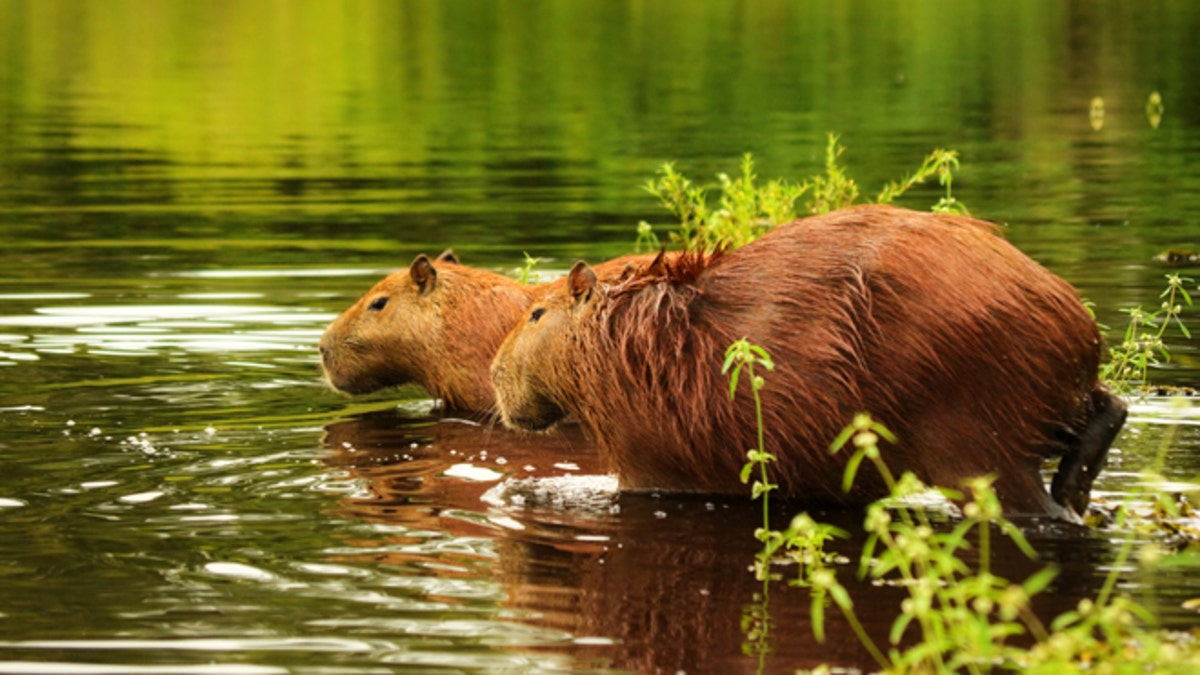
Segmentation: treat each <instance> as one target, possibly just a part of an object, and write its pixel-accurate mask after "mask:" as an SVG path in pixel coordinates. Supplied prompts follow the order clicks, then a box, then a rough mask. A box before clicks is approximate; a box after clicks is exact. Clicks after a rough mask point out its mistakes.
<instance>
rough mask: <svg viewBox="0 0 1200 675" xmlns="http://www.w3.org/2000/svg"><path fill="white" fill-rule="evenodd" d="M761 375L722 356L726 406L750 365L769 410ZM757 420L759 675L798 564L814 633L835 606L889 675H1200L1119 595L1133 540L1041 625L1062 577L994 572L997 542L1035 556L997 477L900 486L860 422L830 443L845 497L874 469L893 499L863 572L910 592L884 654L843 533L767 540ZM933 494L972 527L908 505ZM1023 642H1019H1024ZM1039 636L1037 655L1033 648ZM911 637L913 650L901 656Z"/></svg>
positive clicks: (740, 350)
mask: <svg viewBox="0 0 1200 675" xmlns="http://www.w3.org/2000/svg"><path fill="white" fill-rule="evenodd" d="M756 365H757V366H760V367H763V368H764V369H766V370H768V371H769V370H772V369H773V367H774V363H773V362H772V361H771V358H770V355H769V354H768V353H767V352H766V351H765V350H763V349H762V348H761V347H758V346H756V345H753V344H751V343H749V342H748V341H747V340H746V339H744V338H743V339H742V340H739V341H737V342H735V343H734V344H732V345H730V347H729V349H728V350H727V351H726V355H725V364H724V367H723V371H722V372H724V373H727V374H729V376H730V389H729V391H730V396H736V393H737V384H738V376H739V374H740V371H741V370H742V369H743V368H745V369H746V370H747V374H748V376H749V378H750V381H751V393H752V394H753V396H754V398H755V407H756V410H761V403H760V402H759V392H760V391H761V390H762V388H763V387H764V386H765V381H764V379H763V378H762V377H761V376H759V375H756V374H755V372H754V367H755V366H756ZM757 420H758V447H757V448H752V449H750V450H749V451H748V452H747V459H748V461H747V463H746V465H745V466H744V467H743V469H742V481H743V482H749V479H750V478H751V476H752V475H753V473H754V471H755V470H756V469H757V470H758V471H759V477H758V478H757V479H756V480H755V481H754V483H753V485H754V487H753V488H752V494H753V496H754V498H756V499H757V498H761V499H763V507H764V508H763V526H762V527H761V528H759V529H757V530H756V531H755V536H756V537H757V538H758V540H759V541H761V542H762V543H763V548H762V550H761V551H760V552H759V553H758V554H757V555H756V558H755V565H754V571H755V574H756V577H757V578H759V579H761V580H762V581H763V590H762V592H761V594H760V595H759V596H758V598H757V600H758V602H757V603H755V604H752V605H750V606H749V607H748V610H747V611H746V612H745V613H744V615H743V618H742V628H743V632H744V633H745V634H746V635H747V643H746V644H745V645H744V650H745V651H746V653H747V654H750V655H756V656H757V657H758V658H759V665H760V670H761V669H762V667H763V665H764V663H765V656H766V654H767V653H768V652H769V632H770V626H771V622H770V612H769V605H768V601H769V590H770V589H769V584H770V583H771V581H772V579H773V578H776V577H773V575H772V574H771V573H770V568H771V566H772V565H773V564H778V563H782V562H788V563H793V564H795V565H796V569H797V570H798V572H797V573H796V575H795V577H794V578H792V579H791V580H790V581H789V583H791V584H792V585H796V586H802V587H806V588H808V589H809V591H810V595H811V608H810V616H811V625H812V630H813V634H814V636H815V637H816V638H817V639H818V640H820V641H824V640H825V638H826V635H825V630H824V626H825V612H826V610H827V608H829V607H830V606H833V607H836V608H837V609H838V611H840V612H841V614H842V615H843V616H844V617H845V619H846V621H847V622H848V624H849V625H850V628H851V630H852V631H853V632H854V633H855V635H856V637H857V639H858V640H859V641H860V642H861V643H862V644H863V645H864V647H865V648H866V649H867V651H868V652H869V653H870V654H871V656H872V658H874V660H875V661H876V663H877V664H878V666H879V667H880V669H881V670H882V671H883V672H885V673H908V672H939V673H949V672H970V673H985V672H992V671H993V670H1004V671H1009V670H1021V671H1031V672H1061V671H1063V670H1068V671H1073V670H1078V669H1080V668H1085V667H1090V666H1095V667H1097V668H1098V669H1099V670H1100V671H1102V672H1107V671H1112V672H1124V671H1126V670H1131V671H1140V672H1150V671H1154V672H1162V671H1170V670H1179V671H1181V672H1182V671H1183V670H1185V669H1188V668H1195V667H1197V666H1200V646H1198V645H1197V644H1196V643H1195V642H1194V641H1191V640H1188V639H1184V638H1185V636H1181V635H1179V634H1176V633H1171V632H1168V631H1160V630H1156V629H1154V628H1153V617H1152V616H1151V615H1150V613H1149V612H1148V611H1147V610H1146V609H1145V608H1143V607H1141V606H1140V605H1138V604H1137V603H1135V602H1133V601H1132V600H1130V599H1128V598H1124V597H1119V596H1117V595H1115V593H1114V591H1115V588H1116V583H1117V579H1118V575H1119V574H1120V571H1121V570H1122V569H1124V568H1125V565H1126V563H1127V562H1128V561H1129V560H1130V559H1131V558H1132V557H1133V554H1134V548H1135V539H1134V535H1133V534H1132V533H1131V534H1130V536H1129V537H1127V538H1126V540H1125V541H1124V542H1123V543H1122V546H1121V548H1120V550H1119V552H1118V555H1117V560H1116V561H1115V562H1114V564H1113V565H1112V567H1111V571H1110V572H1109V574H1108V576H1107V577H1106V578H1105V581H1104V584H1103V586H1102V588H1101V590H1100V592H1099V593H1098V594H1097V596H1096V598H1094V599H1084V600H1081V601H1080V602H1079V604H1078V605H1077V606H1076V608H1075V609H1074V610H1072V611H1069V612H1066V613H1063V614H1061V615H1059V616H1058V617H1056V618H1054V619H1053V620H1052V621H1051V622H1050V623H1049V624H1048V625H1047V624H1044V623H1042V621H1041V620H1040V619H1039V618H1038V617H1037V615H1035V614H1034V612H1033V611H1032V608H1031V601H1032V598H1033V597H1034V596H1036V595H1037V594H1038V593H1039V592H1041V591H1043V590H1044V589H1045V588H1046V587H1047V586H1048V585H1049V584H1050V583H1051V582H1052V581H1053V579H1054V578H1055V576H1056V574H1057V570H1056V569H1055V568H1054V567H1052V566H1046V567H1044V568H1042V569H1041V570H1039V571H1037V572H1035V573H1034V574H1032V575H1030V576H1029V577H1028V578H1027V579H1025V580H1024V581H1021V582H1013V581H1010V580H1008V579H1005V578H1003V577H1001V576H999V575H996V574H994V573H993V572H992V571H991V567H990V560H991V551H992V538H993V537H994V536H1004V537H1007V538H1008V539H1009V540H1010V541H1011V542H1012V543H1013V544H1014V545H1016V547H1017V548H1018V549H1019V550H1021V551H1022V552H1024V553H1025V555H1027V556H1029V557H1030V558H1031V559H1035V558H1036V553H1035V551H1034V550H1033V549H1032V547H1031V546H1030V545H1029V542H1028V541H1027V540H1026V539H1025V537H1024V535H1023V534H1022V532H1021V530H1020V529H1019V528H1018V527H1016V525H1014V524H1013V523H1012V522H1011V521H1009V520H1007V519H1006V518H1004V516H1003V514H1002V511H1001V507H1000V501H999V499H998V498H997V496H996V493H995V490H994V489H993V488H992V485H991V483H992V479H991V478H989V477H981V478H977V479H974V480H971V481H969V482H967V484H966V485H965V487H966V489H967V493H966V494H963V493H959V492H957V491H953V490H948V489H946V488H930V487H927V486H925V485H923V484H922V483H921V482H920V481H919V480H918V479H917V478H916V477H915V476H914V475H912V474H911V473H908V472H906V473H904V474H902V475H900V476H895V475H894V474H893V473H892V472H891V470H890V469H889V467H888V466H887V464H886V462H885V461H884V460H883V457H882V455H881V453H880V451H879V440H880V439H881V438H882V439H885V440H887V441H889V442H894V441H895V438H894V437H893V436H892V434H891V432H889V431H888V430H887V429H886V428H885V427H883V426H882V425H881V424H879V423H878V422H876V421H874V420H873V419H872V418H871V417H870V416H869V415H866V414H860V415H858V416H856V417H855V419H854V420H853V422H852V423H851V424H850V425H849V426H847V427H846V429H845V430H844V431H843V432H842V433H841V434H840V435H839V436H838V437H837V438H836V439H835V440H834V441H833V443H832V444H831V446H830V450H831V452H835V453H836V452H844V451H849V452H851V455H850V458H849V460H848V461H847V464H846V469H845V474H844V482H843V488H844V489H847V490H848V489H850V487H852V485H853V482H854V479H855V477H856V476H857V474H858V471H859V470H860V469H861V467H862V465H863V463H864V462H866V463H869V464H870V465H871V466H873V467H874V469H875V470H876V471H878V472H879V474H880V475H881V476H882V477H883V479H884V481H885V482H886V484H887V486H888V488H889V493H890V497H888V498H887V499H884V500H880V501H877V502H875V503H873V504H871V505H870V506H869V507H868V508H867V514H866V518H865V520H864V528H865V530H866V531H867V533H868V539H867V542H866V545H865V546H864V547H863V550H862V552H861V554H860V559H859V566H858V576H859V577H860V578H862V579H870V580H871V581H872V582H873V583H881V584H891V585H895V586H899V587H901V588H904V589H906V590H907V592H908V597H907V598H906V599H905V600H904V601H903V602H901V604H900V613H899V615H898V616H897V617H896V618H895V620H894V621H893V623H892V627H891V631H890V633H889V635H888V644H887V645H886V646H881V645H879V644H877V643H876V642H875V640H874V639H873V638H872V637H871V636H870V635H869V634H868V633H867V631H866V629H865V628H864V627H863V624H862V622H861V621H860V620H859V618H858V616H857V614H856V612H855V609H854V600H853V598H852V597H851V595H850V592H849V591H848V590H847V589H846V587H845V586H843V585H842V584H841V583H840V582H839V581H838V568H839V566H843V565H845V564H846V563H848V562H849V561H848V560H845V559H843V558H839V557H838V556H837V555H835V554H833V553H831V552H829V551H827V550H826V548H825V547H826V544H827V543H828V542H830V541H831V540H833V539H835V538H839V537H845V536H847V535H846V533H845V532H843V531H841V530H839V529H838V528H836V527H833V526H832V525H828V524H824V523H819V522H817V521H816V520H814V519H813V518H812V517H811V516H809V515H808V514H807V513H801V514H799V515H797V516H795V517H794V518H793V519H792V522H791V523H790V524H789V526H788V527H787V529H785V530H783V531H773V530H771V527H770V518H769V511H768V509H767V499H768V495H769V493H770V489H771V483H770V478H769V476H768V468H769V465H770V463H771V461H772V460H773V459H774V458H773V457H771V455H769V454H768V453H765V452H764V451H763V435H764V433H765V430H764V429H763V426H762V417H761V413H760V414H759V416H758V418H757ZM1168 442H1169V441H1168ZM1163 447H1164V449H1165V447H1167V443H1164V445H1163ZM1164 460H1165V456H1164V454H1163V453H1162V452H1160V455H1159V458H1158V460H1157V462H1156V465H1157V466H1160V467H1161V465H1162V462H1163V461H1164ZM930 489H935V490H937V491H938V492H940V493H941V494H942V495H943V496H945V497H948V498H950V499H953V500H955V501H957V502H958V503H960V504H961V512H962V517H961V518H960V519H959V520H958V521H957V522H956V523H955V524H954V526H953V528H952V529H951V530H950V531H949V532H945V531H943V530H944V527H943V528H939V527H935V525H934V524H933V523H932V522H931V521H930V519H929V517H928V514H927V513H926V512H925V511H923V510H920V509H915V508H908V507H905V506H904V505H903V504H904V501H903V500H904V499H906V498H908V497H911V496H913V495H919V494H922V493H926V492H928V491H929V490H930ZM1155 503H1156V506H1155V508H1156V509H1157V510H1160V511H1163V512H1164V513H1168V514H1170V513H1174V514H1176V515H1178V509H1179V508H1180V506H1179V503H1178V502H1177V501H1174V500H1172V499H1169V498H1167V497H1165V496H1164V495H1156V499H1155ZM1118 511H1119V513H1118V517H1117V526H1118V527H1123V526H1125V525H1127V521H1126V518H1127V513H1128V511H1127V510H1126V509H1119V510H1118ZM968 552H974V554H975V556H976V557H977V559H978V563H977V565H976V567H975V568H974V569H972V568H971V567H970V566H968V565H967V564H966V563H965V562H964V561H963V559H964V557H966V554H967V553H968ZM1163 559H1164V554H1163V552H1162V551H1161V550H1159V549H1158V548H1157V547H1154V546H1149V547H1144V548H1143V549H1142V553H1141V554H1140V555H1139V556H1138V560H1139V562H1141V563H1142V564H1143V565H1153V564H1158V563H1160V562H1161V561H1162V560H1163ZM914 635H915V638H916V639H915V640H914V639H913V638H914ZM1017 639H1019V640H1020V641H1021V644H1014V642H1015V641H1016V640H1017ZM1031 639H1032V641H1033V646H1032V647H1029V646H1028V641H1029V640H1031ZM902 640H907V641H908V644H909V645H910V646H907V647H902V646H901V645H902Z"/></svg>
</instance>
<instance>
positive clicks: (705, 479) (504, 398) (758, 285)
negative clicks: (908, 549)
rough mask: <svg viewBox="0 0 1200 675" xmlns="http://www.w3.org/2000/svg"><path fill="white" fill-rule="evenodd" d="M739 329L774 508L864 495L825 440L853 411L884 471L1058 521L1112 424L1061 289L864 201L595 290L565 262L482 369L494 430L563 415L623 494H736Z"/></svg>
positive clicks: (1118, 415) (751, 424) (749, 438)
mask: <svg viewBox="0 0 1200 675" xmlns="http://www.w3.org/2000/svg"><path fill="white" fill-rule="evenodd" d="M742 337H746V338H748V339H749V340H750V341H751V342H752V343H755V344H757V345H760V346H762V347H764V348H765V349H766V350H767V351H768V352H769V353H770V354H771V356H772V358H773V360H774V362H775V365H776V369H775V370H774V372H769V373H768V372H762V373H761V374H762V375H763V376H764V377H765V379H766V387H765V389H763V391H762V405H763V424H764V427H765V429H766V446H767V451H768V452H771V453H773V454H774V455H775V456H776V457H777V458H778V460H777V462H776V463H775V464H773V465H772V471H773V472H774V473H773V477H774V479H775V482H777V483H778V484H779V486H780V490H781V492H782V493H783V494H784V495H786V496H788V497H790V498H794V499H796V500H803V501H807V502H817V503H833V504H840V505H860V504H863V503H865V502H869V501H871V500H874V499H876V498H878V497H880V496H882V495H883V494H884V492H885V488H884V485H883V482H882V480H881V477H880V476H879V475H878V474H877V473H874V472H873V470H868V471H860V472H859V476H858V480H857V481H856V484H855V485H854V488H853V489H852V490H851V491H850V492H849V493H844V492H843V490H842V488H841V480H842V473H843V467H844V465H845V462H846V460H847V458H848V455H849V453H848V452H841V453H837V454H836V455H834V454H831V453H830V452H829V450H828V447H829V444H830V442H831V441H832V440H833V439H834V438H835V437H836V436H837V434H838V433H839V431H840V430H841V429H842V428H843V427H844V426H845V425H846V424H847V423H849V421H850V420H851V419H852V417H853V416H854V414H855V413H858V412H861V411H866V412H869V413H870V414H871V415H873V416H874V417H875V419H877V420H878V421H880V422H882V423H883V424H884V425H886V426H887V427H888V428H889V429H891V430H892V431H893V432H894V433H895V434H896V436H897V437H898V442H897V444H896V445H894V446H893V445H887V446H885V447H884V448H882V450H883V452H884V459H885V461H886V462H887V464H888V465H889V467H890V469H891V470H892V471H893V472H895V473H897V474H898V473H899V472H900V471H904V470H911V471H913V472H914V473H915V474H916V475H917V476H918V477H919V478H921V479H922V480H924V481H925V482H927V483H930V484H935V485H940V486H945V487H950V488H957V487H959V486H960V485H961V483H962V481H963V479H965V478H968V477H971V476H977V475H983V474H993V475H994V476H995V477H996V482H995V487H996V490H997V493H998V494H999V496H1000V498H1001V500H1002V502H1003V504H1004V507H1005V510H1006V512H1007V513H1010V514H1039V515H1040V514H1050V515H1055V516H1058V517H1062V518H1067V519H1074V518H1075V517H1076V515H1077V514H1080V513H1081V512H1082V511H1084V510H1085V509H1086V506H1087V503H1088V495H1089V493H1090V490H1091V484H1092V481H1093V480H1094V478H1095V475H1096V473H1097V472H1098V471H1099V470H1100V468H1101V466H1102V464H1103V462H1104V458H1105V456H1106V454H1107V451H1108V447H1109V445H1110V444H1111V443H1112V440H1113V438H1114V437H1115V435H1116V433H1117V431H1118V430H1119V429H1120V427H1121V425H1122V424H1123V423H1124V419H1125V404H1124V402H1122V401H1121V400H1120V399H1119V398H1117V397H1115V396H1113V395H1112V394H1110V393H1109V392H1108V391H1107V389H1106V388H1105V387H1104V386H1103V385H1102V384H1101V383H1100V382H1099V381H1098V378H1097V370H1098V366H1099V359H1100V336H1099V332H1098V330H1097V327H1096V323H1095V321H1094V320H1093V319H1092V317H1091V315H1090V314H1089V313H1088V311H1087V309H1086V308H1085V307H1084V306H1083V304H1082V303H1081V302H1080V300H1079V298H1078V296H1077V295H1076V293H1075V291H1074V290H1073V289H1072V288H1071V287H1070V285H1068V284H1067V283H1066V282H1065V281H1063V280H1062V279H1060V278H1059V277H1057V276H1055V275H1054V274H1052V273H1050V272H1049V271H1047V270H1046V269H1045V268H1043V267H1041V266H1040V265H1038V264H1037V263H1035V262H1034V261H1032V260H1030V259H1029V258H1028V257H1027V256H1025V255H1024V254H1022V253H1021V252H1020V251H1018V250H1017V249H1016V248H1014V247H1013V246H1011V245H1010V244H1008V243H1007V242H1005V241H1004V240H1003V239H1001V238H1000V237H999V236H998V235H997V233H996V231H995V227H994V226H992V225H991V224H989V223H985V222H982V221H979V220H974V219H970V218H965V217H961V216H953V215H946V214H934V213H917V212H913V211H908V210H904V209H899V208H894V207H888V206H875V205H872V206H862V207H855V208H850V209H845V210H842V211H838V212H835V213H831V214H827V215H822V216H815V217H811V218H805V219H802V220H798V221H795V222H792V223H789V224H786V225H783V226H780V227H778V228H776V229H775V230H773V231H772V232H770V233H768V234H767V235H765V236H763V237H762V238H761V239H759V240H757V241H755V242H752V243H750V244H747V245H746V246H744V247H742V248H740V249H737V250H734V251H730V252H727V253H721V252H718V253H715V254H711V255H706V254H700V253H689V254H686V255H683V256H679V257H677V258H675V259H674V260H665V261H660V262H656V263H654V264H651V265H648V266H645V267H643V268H642V269H640V270H639V271H638V273H636V274H633V275H631V276H630V277H628V278H625V279H621V280H619V281H617V282H616V283H605V282H603V281H598V280H597V278H596V275H595V274H594V273H593V272H592V271H591V270H590V269H589V268H588V267H587V266H586V265H584V264H582V263H579V264H577V265H576V266H575V268H573V269H572V271H571V274H570V275H569V277H568V282H567V283H566V284H565V285H563V286H562V287H560V288H559V289H557V290H556V291H554V292H551V293H548V294H547V295H546V297H544V298H542V299H541V300H539V301H538V302H536V303H534V305H533V306H532V307H531V308H530V309H529V310H528V311H527V312H526V313H525V316H524V319H523V320H521V321H520V322H519V323H518V324H517V327H516V328H515V329H514V330H513V332H512V333H511V334H510V335H509V336H508V338H507V339H506V340H505V342H504V344H503V345H502V346H501V348H500V351H499V353H498V354H497V356H496V359H495V361H494V362H493V365H492V378H493V383H494V385H495V387H496V392H497V399H498V404H499V408H500V411H501V413H502V415H503V418H504V421H505V423H506V424H507V425H508V426H510V427H514V428H522V429H545V428H547V427H549V426H551V425H552V424H554V423H555V422H556V421H557V420H559V419H561V418H562V417H564V416H565V415H567V414H574V415H576V416H577V417H578V419H579V420H580V421H581V423H582V424H583V425H584V427H585V428H586V429H587V430H588V432H589V433H590V434H591V435H593V437H594V438H595V439H596V440H597V441H598V443H599V445H600V446H601V447H602V449H603V451H604V452H605V453H606V454H607V456H608V458H609V461H610V463H611V466H612V469H613V470H614V471H615V472H616V474H617V476H618V478H619V479H620V481H621V484H622V486H623V487H625V488H628V489H646V488H655V489H661V490H671V491H699V492H710V493H739V492H740V493H745V492H748V488H746V486H744V485H742V484H741V483H740V482H739V479H738V474H739V470H740V468H741V467H742V465H743V464H744V462H745V461H746V458H745V452H746V449H747V448H751V447H754V446H755V445H756V444H757V441H756V421H755V413H754V402H753V397H752V396H751V395H750V392H749V389H748V388H746V387H743V389H742V390H741V391H739V393H738V396H737V398H736V399H735V400H730V396H729V385H728V381H727V379H726V377H725V376H724V375H722V373H721V366H722V363H723V356H724V353H725V350H726V348H727V347H728V346H729V345H730V344H731V343H733V342H734V341H736V340H738V339H739V338H742ZM1051 457H1061V458H1062V460H1061V462H1060V464H1059V468H1058V473H1057V475H1056V476H1055V477H1054V482H1053V486H1052V490H1051V492H1052V495H1053V496H1052V497H1051V495H1048V494H1047V492H1046V489H1045V486H1044V484H1043V481H1042V478H1041V475H1040V467H1041V465H1042V463H1043V461H1044V460H1045V459H1047V458H1051Z"/></svg>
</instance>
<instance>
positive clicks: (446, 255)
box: [437, 248, 458, 265]
mask: <svg viewBox="0 0 1200 675" xmlns="http://www.w3.org/2000/svg"><path fill="white" fill-rule="evenodd" d="M437 259H438V262H444V263H450V264H453V265H457V264H458V256H456V255H454V250H453V249H449V248H448V249H446V250H445V251H442V254H441V255H439V256H438V257H437Z"/></svg>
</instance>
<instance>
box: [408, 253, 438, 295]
mask: <svg viewBox="0 0 1200 675" xmlns="http://www.w3.org/2000/svg"><path fill="white" fill-rule="evenodd" d="M408 276H410V277H412V280H413V283H415V284H416V285H417V288H419V289H420V290H421V293H428V292H429V291H431V290H433V285H434V283H436V282H437V270H435V269H433V263H431V262H429V258H428V257H426V256H425V254H424V253H422V254H421V255H419V256H417V257H416V258H414V259H413V261H412V266H411V267H409V268H408Z"/></svg>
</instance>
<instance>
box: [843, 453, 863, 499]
mask: <svg viewBox="0 0 1200 675" xmlns="http://www.w3.org/2000/svg"><path fill="white" fill-rule="evenodd" d="M864 457H866V454H864V453H861V452H856V453H854V454H853V455H852V456H851V457H850V461H849V462H846V469H845V471H844V473H843V474H842V492H846V493H849V492H850V488H852V487H854V478H855V476H856V475H857V474H858V466H859V465H860V464H862V461H863V458H864Z"/></svg>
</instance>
